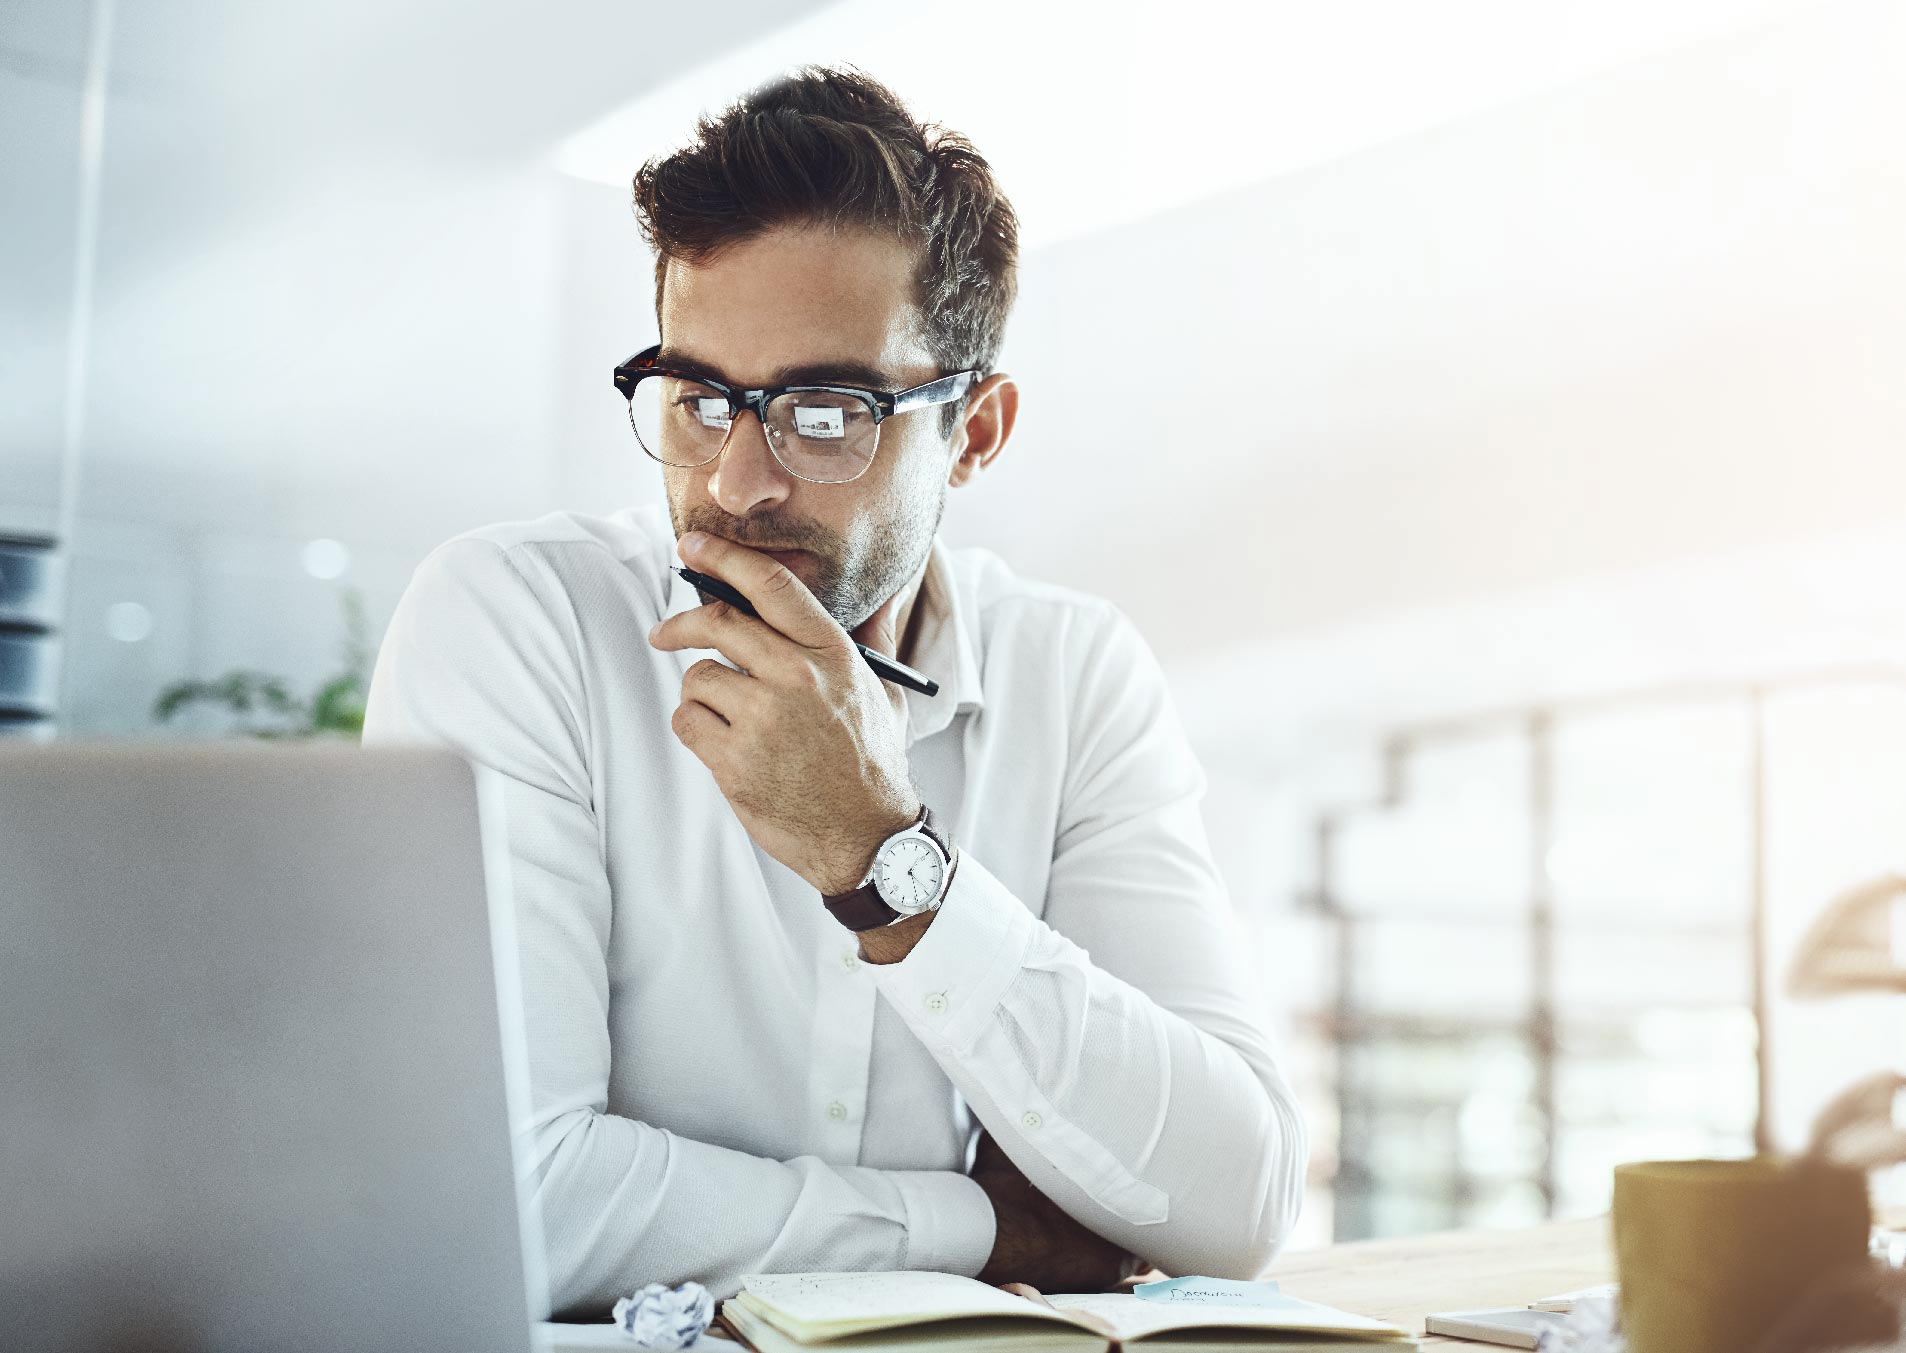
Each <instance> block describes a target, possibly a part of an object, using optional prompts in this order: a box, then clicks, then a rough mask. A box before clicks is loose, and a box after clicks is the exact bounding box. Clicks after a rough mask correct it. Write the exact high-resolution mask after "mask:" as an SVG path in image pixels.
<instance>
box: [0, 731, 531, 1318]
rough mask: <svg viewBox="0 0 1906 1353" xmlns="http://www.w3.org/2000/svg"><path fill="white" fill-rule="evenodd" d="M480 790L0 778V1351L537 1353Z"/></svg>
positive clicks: (164, 769)
mask: <svg viewBox="0 0 1906 1353" xmlns="http://www.w3.org/2000/svg"><path fill="white" fill-rule="evenodd" d="M487 775H488V772H484V771H480V770H477V769H474V768H473V767H472V765H471V764H470V763H468V762H466V761H465V760H464V759H463V758H462V757H460V756H458V755H457V754H456V753H454V752H451V751H448V750H445V749H438V748H425V747H416V748H385V747H379V748H369V749H366V748H360V747H357V746H355V745H347V744H331V745H325V746H319V745H312V744H265V743H252V744H238V743H232V744H184V743H130V744H111V743H83V742H78V743H57V742H56V743H51V744H46V745H40V746H32V745H21V746H6V745H0V1347H4V1348H7V1349H9V1350H22V1353H25V1351H26V1350H32V1351H33V1353H40V1351H41V1350H49V1351H52V1353H66V1351H67V1350H75V1351H77V1350H81V1349H84V1350H88V1353H93V1351H95V1350H119V1349H126V1350H131V1349H138V1350H142V1351H144V1353H184V1350H188V1349H189V1350H192V1353H226V1351H227V1350H230V1351H231V1353H237V1350H246V1351H247V1353H250V1351H251V1350H260V1349H273V1350H284V1351H285V1353H304V1351H305V1350H310V1351H311V1353H317V1350H324V1353H338V1350H352V1353H377V1351H378V1350H390V1353H397V1351H398V1350H402V1351H403V1353H423V1351H424V1350H435V1349H442V1350H445V1351H446V1353H449V1351H450V1350H455V1353H528V1350H530V1348H531V1334H530V1326H531V1320H532V1319H533V1318H540V1317H542V1316H544V1315H546V1314H547V1290H546V1285H545V1284H544V1283H543V1280H542V1276H541V1269H540V1260H541V1254H542V1248H541V1235H540V1233H539V1231H538V1230H537V1228H536V1226H535V1224H534V1213H533V1211H532V1210H531V1209H530V1208H529V1207H527V1206H526V1205H525V1204H524V1203H523V1201H522V1197H523V1195H522V1193H521V1188H522V1186H521V1185H519V1182H518V1175H517V1171H516V1169H515V1167H514V1165H513V1162H512V1156H511V1141H510V1124H511V1122H512V1121H518V1122H520V1121H524V1119H523V1117H522V1116H520V1115H513V1113H512V1109H513V1108H515V1107H517V1106H520V1105H521V1103H522V1102H523V1096H524V1094H525V1092H526V1085H527V1082H526V1081H525V1079H524V1076H523V1068H524V1062H523V1059H522V1046H521V1020H520V1010H519V1009H518V1008H517V1006H516V1005H515V1001H516V998H517V986H516V976H515V973H516V969H515V944H514V940H513V937H512V935H511V933H510V930H509V908H508V903H507V880H508V870H507V856H504V855H501V854H500V853H499V852H500V846H499V845H498V844H497V843H498V842H500V840H501V833H500V831H492V832H490V833H488V834H487V836H488V839H489V840H490V842H491V850H492V856H491V858H490V860H489V861H488V862H487V867H486V860H485V857H484V844H483V843H484V840H485V836H486V834H485V833H484V832H483V831H482V830H481V823H482V821H484V820H487V819H489V818H490V816H491V815H492V814H493V813H495V812H496V806H497V804H498V803H499V802H500V800H498V799H497V798H496V797H495V796H494V794H493V793H492V791H491V789H490V788H489V787H488V786H487V783H486V781H485V777H486V776H487ZM486 875H487V877H488V879H489V882H490V883H491V885H493V886H492V887H491V888H488V889H486V886H485V882H486ZM493 933H494V934H495V935H496V939H495V941H494V942H493V940H492V934H493ZM493 943H494V948H493ZM498 954H503V955H507V956H509V962H508V963H505V964H498V963H497V962H496V956H497V955H498Z"/></svg>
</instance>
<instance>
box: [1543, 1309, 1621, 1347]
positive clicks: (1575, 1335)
mask: <svg viewBox="0 0 1906 1353" xmlns="http://www.w3.org/2000/svg"><path fill="white" fill-rule="evenodd" d="M1535 1347H1536V1350H1537V1353H1628V1340H1627V1339H1625V1338H1624V1337H1622V1332H1621V1313H1620V1308H1619V1305H1618V1301H1617V1298H1614V1297H1582V1298H1580V1299H1578V1300H1577V1301H1576V1303H1575V1305H1574V1306H1573V1307H1572V1308H1571V1309H1570V1310H1569V1313H1568V1318H1567V1319H1566V1320H1565V1321H1563V1322H1562V1324H1561V1325H1559V1326H1557V1327H1555V1328H1553V1329H1545V1330H1543V1331H1542V1333H1541V1334H1540V1335H1538V1336H1537V1337H1536V1341H1535Z"/></svg>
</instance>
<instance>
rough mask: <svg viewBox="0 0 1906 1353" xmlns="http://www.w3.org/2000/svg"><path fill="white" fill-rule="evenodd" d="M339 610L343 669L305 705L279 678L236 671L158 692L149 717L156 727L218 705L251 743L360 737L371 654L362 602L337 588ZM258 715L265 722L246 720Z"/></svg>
mask: <svg viewBox="0 0 1906 1353" xmlns="http://www.w3.org/2000/svg"><path fill="white" fill-rule="evenodd" d="M339 600H340V602H341V604H342V607H343V611H344V670H343V671H342V672H340V673H338V674H337V675H336V676H334V677H332V678H330V679H329V680H328V681H326V682H325V683H324V684H323V685H321V686H319V687H318V689H317V690H316V692H315V693H313V695H312V696H311V698H310V700H308V701H306V700H301V699H299V698H298V697H297V696H295V695H293V694H292V691H291V686H290V683H289V682H287V681H286V680H285V679H284V678H283V677H279V676H273V675H272V674H270V673H269V672H259V671H255V670H252V669H249V668H236V669H234V670H232V671H230V672H227V673H226V674H225V675H224V676H221V677H215V678H213V679H212V680H210V681H199V680H196V679H193V680H186V681H177V682H174V683H173V684H172V685H170V686H168V687H166V688H165V689H164V690H163V691H161V692H160V693H159V698H158V700H157V701H155V702H154V703H153V706H152V717H153V718H154V719H156V720H157V721H158V722H160V723H165V722H166V721H167V720H169V719H171V718H172V716H173V715H174V714H177V713H178V712H179V711H180V710H181V709H184V708H185V707H186V706H187V705H195V704H209V705H216V706H223V707H224V708H226V709H229V710H231V711H232V712H233V713H234V714H236V715H239V716H241V719H240V722H239V723H238V725H237V726H235V727H234V728H233V729H232V731H233V732H234V733H238V734H241V735H243V736H245V737H254V738H311V737H334V736H335V737H352V738H356V737H361V736H363V733H364V701H365V697H366V696H367V695H368V694H369V692H370V681H371V652H370V645H369V643H368V642H367V641H366V638H365V626H364V597H363V595H362V594H361V593H360V592H358V590H357V589H356V588H354V587H346V588H342V589H340V593H339ZM256 715H263V716H265V718H266V719H267V722H265V723H263V724H255V723H251V722H250V718H251V717H252V716H256Z"/></svg>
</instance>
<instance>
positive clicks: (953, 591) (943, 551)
mask: <svg viewBox="0 0 1906 1353" xmlns="http://www.w3.org/2000/svg"><path fill="white" fill-rule="evenodd" d="M663 523H664V529H665V530H667V531H668V533H669V534H668V539H669V542H670V545H669V563H668V568H669V573H668V580H669V581H668V606H667V609H666V610H665V611H664V612H663V616H664V617H665V618H666V617H667V616H671V615H679V614H680V613H681V612H683V611H692V610H693V609H694V608H695V607H697V606H699V605H701V594H700V593H698V592H696V590H695V588H694V585H693V584H691V583H689V582H688V581H687V580H685V579H684V578H683V577H682V575H681V574H679V573H677V572H675V570H676V569H678V568H681V567H682V566H683V565H684V564H685V563H686V562H687V561H686V560H684V559H683V558H682V554H681V549H680V547H679V545H677V544H676V543H675V539H674V529H673V527H672V526H669V525H668V524H667V518H666V517H664V518H663ZM913 609H914V613H915V617H916V620H915V624H916V626H917V629H916V638H915V641H914V651H913V653H912V654H911V655H903V657H902V661H904V662H906V663H907V665H908V666H909V667H911V668H913V670H914V671H916V672H919V673H920V674H921V675H922V676H928V677H932V678H933V679H934V680H935V681H937V682H939V683H940V693H939V694H938V695H931V696H929V695H922V694H920V692H918V691H912V690H910V691H908V692H907V693H906V695H907V743H908V745H909V746H911V745H912V744H913V743H915V742H918V741H919V740H920V739H921V738H924V737H930V736H931V735H933V734H934V733H937V732H939V731H940V730H941V729H943V728H945V727H947V725H949V724H951V723H952V722H953V717H954V715H956V714H961V713H965V712H967V711H969V710H976V709H980V708H982V707H983V706H984V704H985V698H984V693H983V692H982V691H981V689H980V668H979V650H978V645H977V644H976V642H975V640H974V635H973V628H972V619H971V615H970V612H969V610H968V602H967V599H966V598H964V597H962V596H961V595H960V586H959V580H958V578H956V577H955V576H954V569H953V559H952V556H951V554H950V553H949V552H948V550H947V548H946V545H945V544H944V543H943V542H942V541H941V539H940V537H939V536H938V535H937V534H936V535H935V536H934V537H933V545H932V548H931V549H930V550H929V551H928V553H927V563H926V575H925V577H924V578H922V579H921V582H920V594H919V596H917V597H916V598H915V599H914V602H913ZM682 656H683V659H684V665H685V666H686V665H687V664H690V663H693V662H695V661H697V660H698V659H699V658H701V657H702V656H704V654H703V653H702V652H692V653H690V652H685V653H684V654H683V655H682Z"/></svg>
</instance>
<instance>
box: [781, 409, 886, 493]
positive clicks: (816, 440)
mask: <svg viewBox="0 0 1906 1353" xmlns="http://www.w3.org/2000/svg"><path fill="white" fill-rule="evenodd" d="M768 430H769V432H770V434H771V435H772V437H773V439H774V451H775V454H776V455H777V456H778V457H780V460H781V463H782V464H783V465H785V466H786V467H787V468H788V469H789V470H790V471H792V472H793V473H795V474H797V475H800V476H801V477H802V478H803V479H812V480H817V481H819V482H820V483H823V484H831V483H840V482H842V481H844V480H848V479H853V478H854V477H856V476H857V475H859V474H860V472H861V471H862V470H864V469H866V468H867V464H868V462H869V461H871V460H872V459H873V458H874V443H875V440H876V438H877V436H878V429H877V427H876V425H875V423H874V414H873V410H872V409H871V408H869V407H868V406H867V403H866V402H865V401H864V400H862V399H860V398H858V397H857V396H854V395H844V394H838V393H835V392H833V391H829V390H793V391H790V392H789V393H787V394H785V395H781V396H779V397H777V398H776V399H775V400H774V401H773V402H772V403H770V404H769V405H768Z"/></svg>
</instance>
